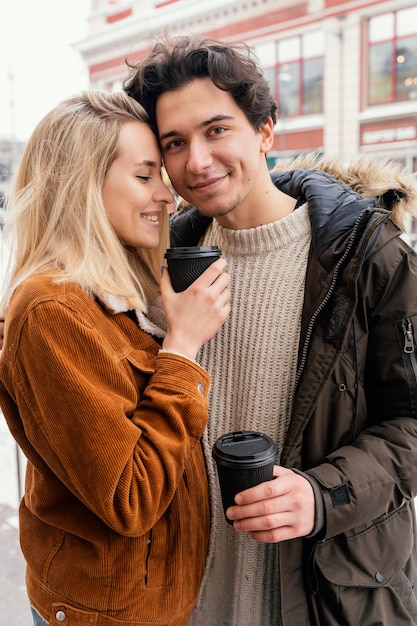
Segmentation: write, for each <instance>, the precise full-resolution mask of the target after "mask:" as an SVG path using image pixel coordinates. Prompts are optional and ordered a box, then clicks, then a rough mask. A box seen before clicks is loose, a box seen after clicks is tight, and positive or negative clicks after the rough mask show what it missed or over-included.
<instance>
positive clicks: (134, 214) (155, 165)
mask: <svg viewBox="0 0 417 626" xmlns="http://www.w3.org/2000/svg"><path fill="white" fill-rule="evenodd" d="M161 166H162V162H161V154H160V151H159V147H158V143H157V141H156V138H155V135H154V134H153V132H152V131H151V129H150V128H149V126H148V125H147V124H145V123H144V122H136V121H132V122H127V123H126V124H124V125H123V127H122V129H121V131H120V141H119V150H118V155H117V157H116V159H115V160H114V161H113V163H112V165H111V166H110V169H109V171H108V172H107V175H106V178H105V179H104V184H103V188H102V197H103V202H104V206H105V208H106V211H107V215H108V217H109V220H110V223H111V225H112V226H113V228H114V231H115V233H116V235H117V236H118V238H119V239H120V241H121V242H122V243H123V244H124V245H126V246H133V247H135V248H155V247H157V246H158V244H159V230H160V229H159V216H160V214H161V211H162V210H163V209H164V206H165V205H166V204H169V203H170V202H172V201H173V197H172V193H171V191H170V190H169V188H168V187H167V186H166V185H165V184H164V183H163V182H162V178H161Z"/></svg>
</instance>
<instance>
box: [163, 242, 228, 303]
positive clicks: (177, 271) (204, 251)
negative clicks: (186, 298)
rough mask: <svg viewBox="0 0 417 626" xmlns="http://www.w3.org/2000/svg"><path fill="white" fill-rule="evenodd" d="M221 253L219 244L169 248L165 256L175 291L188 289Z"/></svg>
mask: <svg viewBox="0 0 417 626" xmlns="http://www.w3.org/2000/svg"><path fill="white" fill-rule="evenodd" d="M221 254H222V253H221V250H220V248H219V247H218V246H189V247H188V248H168V250H167V251H166V252H165V255H164V256H165V258H166V260H167V265H168V272H169V276H170V278H171V283H172V286H173V288H174V291H177V292H179V291H184V290H185V289H187V287H189V286H190V285H191V283H193V282H194V281H195V279H196V278H198V277H199V276H200V275H201V274H202V273H203V272H204V270H205V269H207V268H208V266H209V265H211V264H212V263H214V261H217V259H219V258H220V257H221Z"/></svg>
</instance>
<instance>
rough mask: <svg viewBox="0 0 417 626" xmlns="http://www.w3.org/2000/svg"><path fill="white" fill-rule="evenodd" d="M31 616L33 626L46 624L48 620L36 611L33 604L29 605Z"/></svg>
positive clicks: (46, 625) (45, 625) (44, 625)
mask: <svg viewBox="0 0 417 626" xmlns="http://www.w3.org/2000/svg"><path fill="white" fill-rule="evenodd" d="M30 608H31V611H32V616H33V624H34V626H48V622H46V621H45V620H44V619H43V617H42V616H41V615H39V613H38V612H37V610H36V609H34V608H33V606H31V607H30Z"/></svg>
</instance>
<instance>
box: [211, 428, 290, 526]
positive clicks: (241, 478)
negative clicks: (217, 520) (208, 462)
mask: <svg viewBox="0 0 417 626" xmlns="http://www.w3.org/2000/svg"><path fill="white" fill-rule="evenodd" d="M277 453H278V449H277V446H276V444H275V441H274V440H273V439H272V438H271V437H269V436H268V435H265V434H264V433H259V432H256V431H253V430H246V431H245V430H244V431H241V430H240V431H236V432H233V433H228V434H226V435H222V436H221V437H219V439H217V441H216V443H215V444H214V446H213V450H212V454H213V458H214V460H215V461H216V463H217V471H218V476H219V484H220V490H221V494H222V502H223V510H224V512H225V513H226V510H227V509H228V508H229V506H233V505H234V504H236V503H235V495H236V494H237V493H239V492H240V491H244V490H245V489H249V488H250V487H255V485H259V483H263V482H265V481H266V480H271V479H272V478H273V468H274V464H275V459H276V456H277ZM226 521H227V522H228V523H229V524H232V523H233V522H232V521H231V520H229V519H228V518H227V517H226Z"/></svg>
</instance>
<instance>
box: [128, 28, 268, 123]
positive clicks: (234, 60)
mask: <svg viewBox="0 0 417 626" xmlns="http://www.w3.org/2000/svg"><path fill="white" fill-rule="evenodd" d="M126 63H127V65H128V67H129V68H130V70H129V75H128V77H127V79H126V80H125V81H124V84H123V87H124V90H125V91H126V92H127V93H128V94H129V96H132V97H133V98H135V99H136V100H137V101H138V102H140V104H141V105H142V106H143V107H144V108H145V109H146V111H147V113H148V115H149V117H150V120H151V123H152V124H153V126H154V127H155V128H156V115H155V109H156V102H157V100H158V97H159V96H160V95H161V94H163V93H165V92H166V91H171V90H173V89H177V88H179V87H182V86H183V85H186V84H187V83H189V82H191V81H192V80H194V79H196V78H205V77H209V78H210V79H211V80H212V82H213V83H214V84H215V85H216V87H218V88H219V89H222V90H224V91H229V92H230V94H231V96H232V97H233V99H234V101H235V102H236V104H237V105H238V106H239V108H240V109H241V110H242V111H243V112H244V113H245V115H246V117H247V119H248V120H249V122H250V124H251V125H252V126H253V128H254V129H255V130H256V131H258V130H259V129H260V128H261V126H262V125H263V124H265V123H266V122H267V120H268V118H272V120H273V122H274V123H275V121H276V113H277V104H276V102H275V101H274V99H273V97H272V94H271V90H270V87H269V84H268V81H267V80H266V78H265V76H264V75H263V72H262V70H261V68H260V67H259V65H258V62H257V59H256V57H255V55H254V54H253V52H252V51H251V49H250V48H249V46H247V45H246V44H244V43H225V42H221V41H217V40H215V39H208V38H200V37H197V36H195V37H187V36H182V37H177V38H174V39H169V38H168V37H164V38H162V39H160V40H158V41H156V43H155V44H154V47H153V49H152V50H151V52H150V53H149V54H148V55H147V56H146V57H144V58H142V59H140V60H139V61H138V62H136V63H131V62H129V61H128V60H126Z"/></svg>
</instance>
